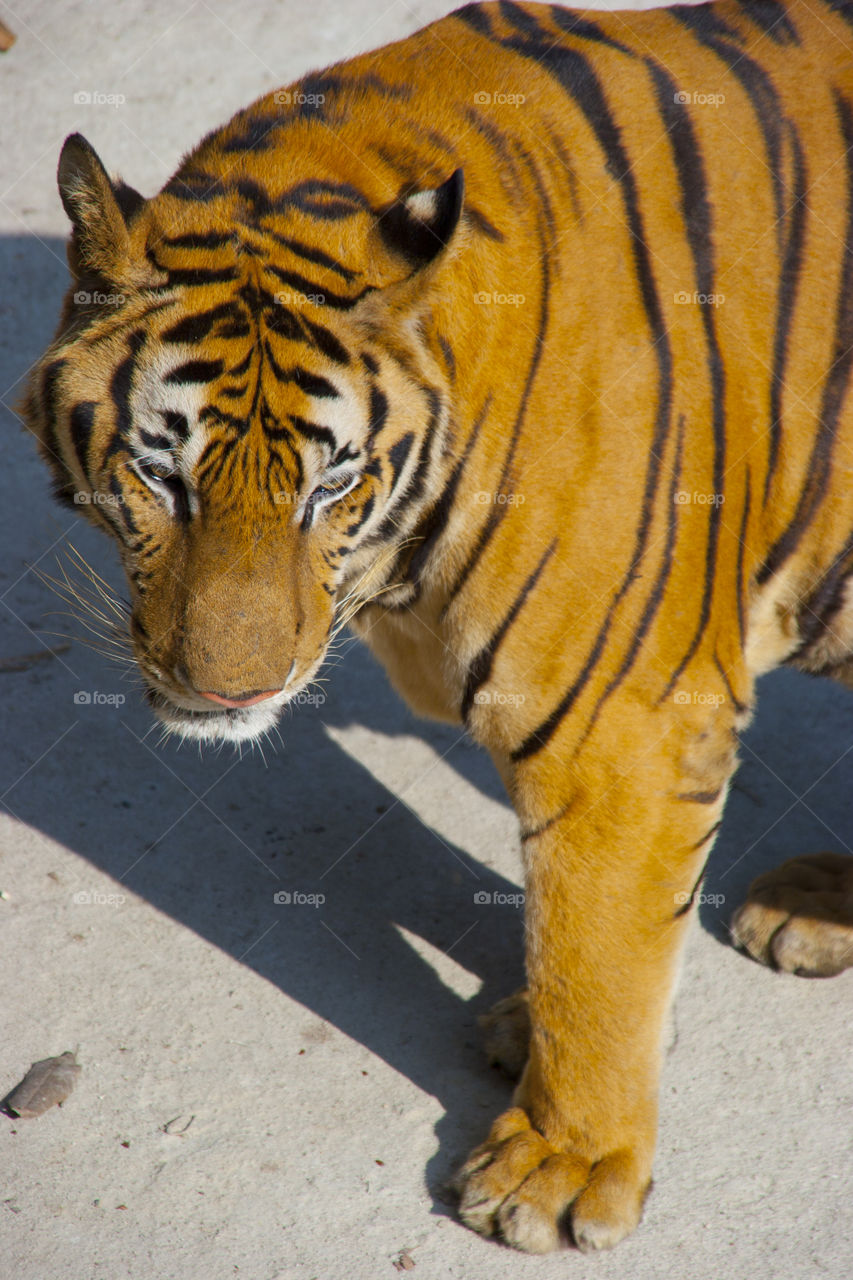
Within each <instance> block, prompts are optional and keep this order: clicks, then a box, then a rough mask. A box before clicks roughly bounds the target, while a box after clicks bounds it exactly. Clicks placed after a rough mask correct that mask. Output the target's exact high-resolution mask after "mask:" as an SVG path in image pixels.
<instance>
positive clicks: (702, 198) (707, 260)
mask: <svg viewBox="0 0 853 1280" xmlns="http://www.w3.org/2000/svg"><path fill="white" fill-rule="evenodd" d="M645 63H646V66H647V67H648V69H649V71H650V73H651V76H652V79H653V80H654V84H655V93H656V95H657V101H658V110H659V112H660V115H661V118H662V121H663V124H664V126H665V128H666V131H667V135H668V138H669V142H670V145H671V147H672V154H673V159H674V161H675V166H676V170H677V172H678V184H679V190H680V193H681V216H682V219H683V222H684V229H685V231H686V233H687V240H688V243H689V245H690V255H691V257H692V259H693V266H694V271H695V275H696V287H697V290H698V292H699V293H700V295H703V296H704V297H705V299H706V301H705V302H703V303H700V304H699V305H700V307H701V315H702V326H703V328H704V331H705V343H706V349H707V356H706V360H707V366H708V379H709V382H710V385H711V405H712V409H711V414H712V433H713V440H714V472H713V479H712V484H713V486H714V487H713V493H714V494H715V496H716V501H715V502H714V503H713V504H712V506H711V511H710V513H709V516H708V540H707V544H706V548H705V581H704V584H703V590H702V601H701V604H700V608H699V617H698V619H697V621H696V626H695V629H694V632H693V637H692V639H691V641H690V643H689V644H688V646H687V649H686V651H685V653H684V655H683V656H682V658H681V659H680V661H679V663H678V665H677V667H676V668H675V670H674V671H673V673H672V675H671V677H670V679H669V681H668V683H667V686H666V688H665V689H664V692H663V693H662V694H661V700H663V699H664V698H667V697H668V696H669V694H670V693H671V692H672V690H673V688H674V687H675V685H676V684H677V682H678V680H679V678H680V676H681V673H682V672H683V671H684V668H685V667H686V666H687V664H688V663H689V661H690V659H691V658H692V657H693V655H694V654H695V653H696V650H697V649H698V647H699V644H700V643H701V640H702V636H703V635H704V633H705V628H706V626H707V625H708V619H709V618H710V616H711V600H712V597H713V591H714V581H715V578H716V558H717V548H718V545H719V539H720V527H721V524H722V501H723V496H724V488H723V486H724V483H725V467H726V420H725V398H726V373H725V365H724V362H723V357H722V353H721V351H720V344H719V342H718V340H717V334H716V329H715V326H714V307H713V304H712V303H711V302H710V301H708V300H707V299H709V297H710V296H711V295H713V293H714V273H715V267H714V228H713V224H712V221H711V210H710V205H709V203H708V187H707V181H706V178H705V163H704V160H703V157H702V149H701V147H700V145H699V139H698V138H697V137H696V134H695V131H694V129H693V125H692V124H691V121H690V117H689V114H688V112H687V110H686V109H685V107H684V106H683V104H682V103H681V102H680V101H679V100H678V98H679V95H678V88H677V85H676V83H675V81H674V80H673V79H672V77H671V76H670V75H669V74H668V72H666V71H665V70H664V69H663V67H661V66H659V65H658V64H657V63H656V62H654V61H653V60H652V59H651V58H646V59H645ZM673 500H674V498H673Z"/></svg>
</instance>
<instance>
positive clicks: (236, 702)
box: [199, 689, 281, 707]
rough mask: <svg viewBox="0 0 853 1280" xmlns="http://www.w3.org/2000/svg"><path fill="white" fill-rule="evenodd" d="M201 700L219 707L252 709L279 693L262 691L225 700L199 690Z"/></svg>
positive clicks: (275, 690)
mask: <svg viewBox="0 0 853 1280" xmlns="http://www.w3.org/2000/svg"><path fill="white" fill-rule="evenodd" d="M199 693H200V694H201V696H202V698H207V700H208V702H215V703H217V705H218V706H220V707H253V706H254V705H255V703H256V702H265V701H266V700H267V698H274V697H275V695H276V694H277V693H281V690H280V689H263V690H261V692H260V693H257V692H252V693H241V694H240V696H239V697H238V698H226V697H224V696H223V695H222V694H221V693H211V692H209V691H208V690H205V689H199Z"/></svg>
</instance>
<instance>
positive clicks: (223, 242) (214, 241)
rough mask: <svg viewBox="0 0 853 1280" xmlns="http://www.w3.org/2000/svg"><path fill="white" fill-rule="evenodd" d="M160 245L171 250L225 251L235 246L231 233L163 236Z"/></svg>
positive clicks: (202, 232) (210, 232)
mask: <svg viewBox="0 0 853 1280" xmlns="http://www.w3.org/2000/svg"><path fill="white" fill-rule="evenodd" d="M160 243H161V244H165V245H168V246H169V248H170V249H224V248H226V247H230V246H231V245H232V244H233V238H232V236H231V234H230V233H229V232H222V231H207V232H204V231H190V232H186V233H185V234H183V235H179V236H163V238H162V240H161V241H160Z"/></svg>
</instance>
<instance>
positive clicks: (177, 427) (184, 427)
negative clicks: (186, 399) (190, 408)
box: [160, 409, 190, 441]
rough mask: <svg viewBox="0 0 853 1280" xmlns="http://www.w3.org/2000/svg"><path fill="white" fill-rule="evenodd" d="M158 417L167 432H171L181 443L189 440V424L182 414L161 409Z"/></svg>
mask: <svg viewBox="0 0 853 1280" xmlns="http://www.w3.org/2000/svg"><path fill="white" fill-rule="evenodd" d="M160 417H161V418H162V419H163V421H164V422H165V424H166V430H167V431H173V432H174V433H175V435H176V436H177V437H178V439H179V440H181V441H184V440H188V439H189V435H190V424H189V423H188V422H187V420H186V418H185V417H184V415H183V414H182V413H176V412H175V411H174V410H173V409H161V410H160Z"/></svg>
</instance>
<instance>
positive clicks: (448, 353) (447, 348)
mask: <svg viewBox="0 0 853 1280" xmlns="http://www.w3.org/2000/svg"><path fill="white" fill-rule="evenodd" d="M438 345H439V346H440V347H441V354H442V355H443V356H444V363H445V366H446V368H447V376H448V378H449V379H450V381H451V382H455V381H456V357H455V356H454V354H453V348H452V347H451V345H450V343H449V342H448V341H447V339H446V338H445V337H444V336H443V335H442V334H439V335H438Z"/></svg>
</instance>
